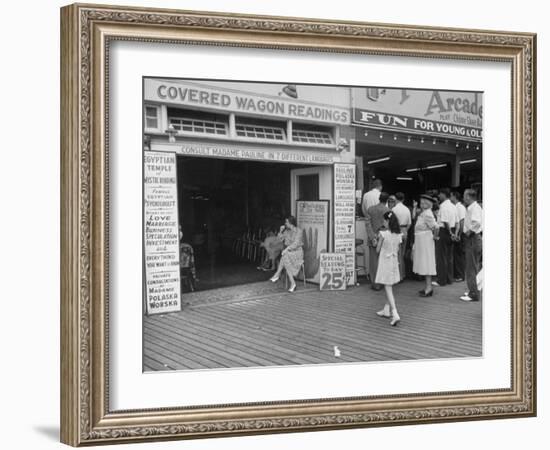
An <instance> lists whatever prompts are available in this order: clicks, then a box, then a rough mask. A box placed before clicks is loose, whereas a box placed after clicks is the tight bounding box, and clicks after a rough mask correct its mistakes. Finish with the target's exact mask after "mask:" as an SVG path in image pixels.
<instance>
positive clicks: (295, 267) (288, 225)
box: [270, 216, 304, 292]
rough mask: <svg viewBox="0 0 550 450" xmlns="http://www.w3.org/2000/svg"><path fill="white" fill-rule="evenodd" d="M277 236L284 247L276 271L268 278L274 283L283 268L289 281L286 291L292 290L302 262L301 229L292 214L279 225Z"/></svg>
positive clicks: (302, 244)
mask: <svg viewBox="0 0 550 450" xmlns="http://www.w3.org/2000/svg"><path fill="white" fill-rule="evenodd" d="M277 236H278V237H279V238H280V239H282V240H283V243H284V245H285V248H284V250H283V251H282V252H281V259H280V260H279V266H278V268H277V272H275V275H273V276H272V277H271V278H270V281H272V282H273V283H275V282H276V281H277V280H278V279H279V277H280V276H281V272H282V271H283V269H284V270H285V271H286V274H287V276H288V279H289V281H290V288H289V289H288V291H289V292H294V290H295V289H296V282H295V281H294V277H295V276H296V275H298V272H300V268H301V267H302V264H303V263H304V249H303V246H304V243H303V231H302V230H301V229H300V228H298V226H297V222H296V218H295V217H294V216H289V217H287V218H286V220H285V224H284V225H282V226H281V229H280V230H279V234H278V235H277Z"/></svg>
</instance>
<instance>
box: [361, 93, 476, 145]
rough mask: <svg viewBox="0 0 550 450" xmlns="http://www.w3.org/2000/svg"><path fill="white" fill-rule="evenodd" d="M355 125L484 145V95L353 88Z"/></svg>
mask: <svg viewBox="0 0 550 450" xmlns="http://www.w3.org/2000/svg"><path fill="white" fill-rule="evenodd" d="M352 99H353V117H352V122H353V123H354V124H356V125H363V126H370V127H372V128H378V129H381V130H384V129H385V130H390V131H400V132H411V133H418V134H430V135H431V136H437V135H439V136H441V137H444V138H454V139H464V140H470V141H481V139H482V125H483V95H482V94H481V93H480V92H457V91H438V90H413V89H386V88H354V89H353V91H352Z"/></svg>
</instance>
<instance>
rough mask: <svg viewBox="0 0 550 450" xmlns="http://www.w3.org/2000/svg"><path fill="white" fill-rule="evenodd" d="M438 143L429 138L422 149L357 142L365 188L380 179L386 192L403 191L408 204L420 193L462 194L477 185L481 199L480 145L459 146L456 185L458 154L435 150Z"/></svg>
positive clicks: (390, 144)
mask: <svg viewBox="0 0 550 450" xmlns="http://www.w3.org/2000/svg"><path fill="white" fill-rule="evenodd" d="M417 144H418V143H417ZM437 145H439V144H438V143H436V144H432V142H431V141H430V142H426V144H425V145H424V146H423V147H424V148H422V149H419V148H411V147H407V146H405V145H403V146H400V145H399V144H392V143H384V144H372V143H358V144H357V147H356V155H357V156H359V157H362V158H363V178H364V185H365V189H369V187H370V184H371V183H372V181H373V180H374V179H377V178H378V179H380V180H381V181H382V183H383V190H384V191H386V192H388V193H390V194H395V193H396V192H403V193H404V194H405V199H406V200H405V203H406V204H407V205H408V206H411V204H412V200H413V199H417V198H418V197H419V195H420V194H423V193H425V192H428V191H430V190H434V189H440V188H443V187H448V188H451V189H452V190H456V191H459V192H460V193H462V192H463V191H464V189H467V188H474V189H476V190H477V191H478V195H479V196H480V198H482V194H483V193H482V191H481V186H482V176H483V175H482V149H481V145H476V144H473V143H472V144H462V145H461V146H460V147H458V149H457V154H458V158H459V160H460V161H461V162H460V163H459V164H460V176H459V180H458V182H457V183H455V184H454V185H451V184H452V183H450V182H449V180H452V178H453V177H452V170H453V168H452V163H453V162H454V160H455V154H451V153H442V152H440V151H436V150H435V147H436V146H437Z"/></svg>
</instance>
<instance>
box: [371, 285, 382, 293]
mask: <svg viewBox="0 0 550 450" xmlns="http://www.w3.org/2000/svg"><path fill="white" fill-rule="evenodd" d="M370 288H371V289H372V290H373V291H376V292H378V291H381V290H382V286H377V285H376V284H373V285H372V286H371V287H370Z"/></svg>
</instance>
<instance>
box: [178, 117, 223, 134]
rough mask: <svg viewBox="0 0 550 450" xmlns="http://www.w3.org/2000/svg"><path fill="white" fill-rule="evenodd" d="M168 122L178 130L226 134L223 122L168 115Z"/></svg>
mask: <svg viewBox="0 0 550 450" xmlns="http://www.w3.org/2000/svg"><path fill="white" fill-rule="evenodd" d="M169 122H170V125H172V126H173V127H174V129H175V130H178V131H185V132H189V133H203V134H222V135H223V134H227V126H226V124H225V123H222V122H214V121H210V120H196V119H190V118H183V117H182V118H175V117H170V119H169Z"/></svg>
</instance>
